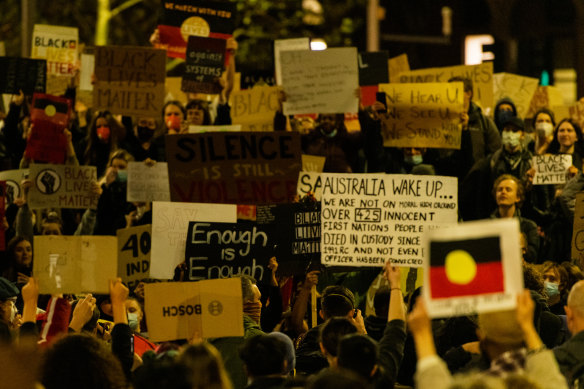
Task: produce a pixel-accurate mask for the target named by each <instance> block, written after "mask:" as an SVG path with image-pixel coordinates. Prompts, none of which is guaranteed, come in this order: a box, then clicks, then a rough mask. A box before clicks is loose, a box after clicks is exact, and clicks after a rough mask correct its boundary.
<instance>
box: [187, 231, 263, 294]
mask: <svg viewBox="0 0 584 389" xmlns="http://www.w3.org/2000/svg"><path fill="white" fill-rule="evenodd" d="M274 254H275V252H274V243H273V242H272V241H271V240H270V239H269V238H268V232H267V229H266V228H264V227H262V226H259V225H258V224H256V223H252V222H247V221H241V222H238V223H202V222H190V223H189V230H188V234H187V241H186V251H185V258H186V261H187V269H188V273H187V274H188V279H189V280H190V281H198V280H204V279H212V278H231V277H235V276H240V275H243V274H245V275H248V276H252V277H253V278H255V279H256V280H258V282H263V283H268V282H269V280H270V277H271V275H272V272H271V270H270V269H269V268H268V262H269V261H270V258H271V257H272V256H274Z"/></svg>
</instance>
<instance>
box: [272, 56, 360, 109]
mask: <svg viewBox="0 0 584 389" xmlns="http://www.w3.org/2000/svg"><path fill="white" fill-rule="evenodd" d="M280 64H281V67H282V85H283V87H284V91H285V92H286V97H287V100H286V102H285V103H284V104H283V105H284V114H286V115H296V114H303V113H344V112H357V108H358V107H357V106H358V102H359V101H358V98H357V97H356V96H355V90H357V88H358V87H359V76H358V70H357V49H356V48H354V47H341V48H332V49H327V50H323V51H311V50H300V51H282V52H281V53H280Z"/></svg>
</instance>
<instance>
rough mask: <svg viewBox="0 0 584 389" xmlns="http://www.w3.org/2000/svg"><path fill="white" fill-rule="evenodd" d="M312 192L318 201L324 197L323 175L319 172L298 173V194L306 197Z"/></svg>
mask: <svg viewBox="0 0 584 389" xmlns="http://www.w3.org/2000/svg"><path fill="white" fill-rule="evenodd" d="M309 193H311V194H312V195H313V196H314V198H315V199H316V201H320V200H321V198H322V177H321V176H320V173H317V172H305V171H302V172H300V173H298V185H297V186H296V194H297V195H298V196H299V197H304V196H306V195H307V194H309Z"/></svg>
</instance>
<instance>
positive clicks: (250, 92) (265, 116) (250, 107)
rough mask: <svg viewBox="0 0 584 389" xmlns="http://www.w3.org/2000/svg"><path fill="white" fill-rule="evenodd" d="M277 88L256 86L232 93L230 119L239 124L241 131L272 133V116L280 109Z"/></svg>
mask: <svg viewBox="0 0 584 389" xmlns="http://www.w3.org/2000/svg"><path fill="white" fill-rule="evenodd" d="M278 94H279V92H278V88H277V87H275V86H256V87H255V88H252V89H247V90H242V91H238V92H233V93H232V95H231V98H232V103H231V119H232V121H233V123H234V124H241V126H242V131H274V115H275V113H276V111H277V110H278V109H279V108H280V102H279V101H278Z"/></svg>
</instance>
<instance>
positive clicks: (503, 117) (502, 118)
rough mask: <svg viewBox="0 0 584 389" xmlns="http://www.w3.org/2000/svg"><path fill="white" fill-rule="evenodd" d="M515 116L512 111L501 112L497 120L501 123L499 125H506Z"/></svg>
mask: <svg viewBox="0 0 584 389" xmlns="http://www.w3.org/2000/svg"><path fill="white" fill-rule="evenodd" d="M514 116H515V114H514V113H513V112H511V111H499V112H498V113H497V120H498V121H499V124H505V123H507V121H508V120H509V119H511V118H512V117H514Z"/></svg>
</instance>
